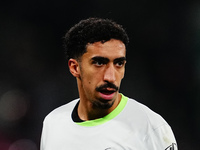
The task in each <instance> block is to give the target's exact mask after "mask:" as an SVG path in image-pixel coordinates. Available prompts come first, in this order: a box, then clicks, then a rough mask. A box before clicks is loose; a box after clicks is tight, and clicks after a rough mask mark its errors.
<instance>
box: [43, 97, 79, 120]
mask: <svg viewBox="0 0 200 150" xmlns="http://www.w3.org/2000/svg"><path fill="white" fill-rule="evenodd" d="M78 101H79V99H75V100H73V101H71V102H69V103H67V104H65V105H62V106H60V107H58V108H56V109H54V110H53V111H51V112H50V113H49V114H48V115H47V116H46V117H45V119H44V122H45V121H47V120H48V121H49V120H53V121H55V120H57V119H61V118H63V117H70V116H71V113H72V111H73V109H74V107H75V105H76V103H77V102H78Z"/></svg>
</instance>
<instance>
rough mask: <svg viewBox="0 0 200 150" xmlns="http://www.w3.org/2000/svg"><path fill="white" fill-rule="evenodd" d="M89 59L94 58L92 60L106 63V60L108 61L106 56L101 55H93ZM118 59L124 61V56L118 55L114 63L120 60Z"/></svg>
mask: <svg viewBox="0 0 200 150" xmlns="http://www.w3.org/2000/svg"><path fill="white" fill-rule="evenodd" d="M91 60H94V61H101V62H104V63H108V62H109V61H110V60H109V59H108V58H106V57H102V56H95V57H92V59H91ZM120 61H126V57H119V58H116V59H114V63H116V62H120Z"/></svg>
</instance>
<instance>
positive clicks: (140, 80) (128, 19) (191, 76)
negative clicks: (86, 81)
mask: <svg viewBox="0 0 200 150" xmlns="http://www.w3.org/2000/svg"><path fill="white" fill-rule="evenodd" d="M88 17H104V18H110V19H113V20H115V21H116V22H118V23H120V24H122V25H123V27H124V28H125V29H126V31H127V33H128V35H129V37H130V44H129V46H128V48H127V49H128V53H127V59H128V63H127V66H126V75H125V78H124V79H123V81H122V86H121V92H122V93H123V94H125V95H127V96H129V97H132V98H134V99H136V100H137V101H139V102H141V103H143V104H145V105H147V106H148V107H150V108H151V109H153V110H154V111H156V112H157V113H159V114H161V115H162V116H163V117H164V118H165V119H166V120H167V122H168V123H169V124H170V125H171V127H172V129H173V131H174V134H175V136H176V139H177V142H178V145H179V149H180V150H199V144H198V142H199V140H200V128H199V127H200V115H199V114H200V50H199V49H200V2H199V1H198V0H196V1H195V0H193V1H191V0H188V1H178V0H164V1H163V0H161V1H148V0H140V1H133V0H123V1H122V0H101V1H100V0H99V1H97V0H87V1H83V0H82V1H81V0H74V1H72V0H62V1H59V0H58V1H51V0H49V1H44V0H43V1H37V0H35V1H25V0H19V1H12V0H11V1H9V0H8V1H5V0H2V1H1V2H0V150H16V148H17V147H18V148H21V149H20V150H25V148H26V150H39V143H40V135H41V130H42V122H43V119H44V117H45V116H46V115H47V114H48V113H49V112H50V111H52V110H53V109H54V108H56V107H58V106H60V105H62V104H65V103H67V102H69V101H71V100H73V99H75V98H77V97H78V92H77V87H76V80H75V79H74V78H73V77H72V75H71V74H70V73H69V71H68V67H67V62H66V60H65V56H64V54H63V46H62V44H63V43H62V37H63V36H64V34H65V33H66V31H67V30H68V29H69V28H70V27H71V26H73V25H74V24H75V23H77V22H78V21H79V20H81V19H85V18H88Z"/></svg>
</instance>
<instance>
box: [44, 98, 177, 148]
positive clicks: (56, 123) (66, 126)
mask: <svg viewBox="0 0 200 150" xmlns="http://www.w3.org/2000/svg"><path fill="white" fill-rule="evenodd" d="M78 101H79V99H77V100H74V101H72V102H70V103H68V104H66V105H63V106H61V107H59V108H57V109H55V110H54V111H52V112H51V113H50V114H49V115H47V117H46V118H45V120H44V124H43V131H42V138H41V149H40V150H177V144H176V140H175V138H174V135H173V132H172V130H171V128H170V126H169V125H168V124H167V122H166V121H165V120H164V119H163V118H162V117H161V116H160V115H158V114H156V113H155V112H153V111H152V110H150V109H149V108H148V107H146V106H144V105H143V104H140V103H139V102H137V101H135V100H133V99H130V98H127V97H125V96H123V95H122V99H121V102H120V103H119V105H118V106H117V107H116V108H115V109H114V110H113V111H112V112H111V113H110V114H108V115H107V116H105V117H103V118H100V119H96V120H90V121H85V122H81V123H75V122H74V121H73V120H72V117H71V114H72V111H73V109H74V107H75V105H76V104H77V102H78Z"/></svg>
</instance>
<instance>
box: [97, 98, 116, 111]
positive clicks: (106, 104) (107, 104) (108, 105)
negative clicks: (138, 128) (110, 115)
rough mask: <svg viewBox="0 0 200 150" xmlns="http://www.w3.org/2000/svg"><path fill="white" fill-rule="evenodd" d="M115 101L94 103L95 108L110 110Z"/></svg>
mask: <svg viewBox="0 0 200 150" xmlns="http://www.w3.org/2000/svg"><path fill="white" fill-rule="evenodd" d="M114 102H115V101H114V100H110V101H108V100H103V99H101V100H98V101H93V107H94V108H98V109H109V108H111V107H112V106H113V104H114Z"/></svg>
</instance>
